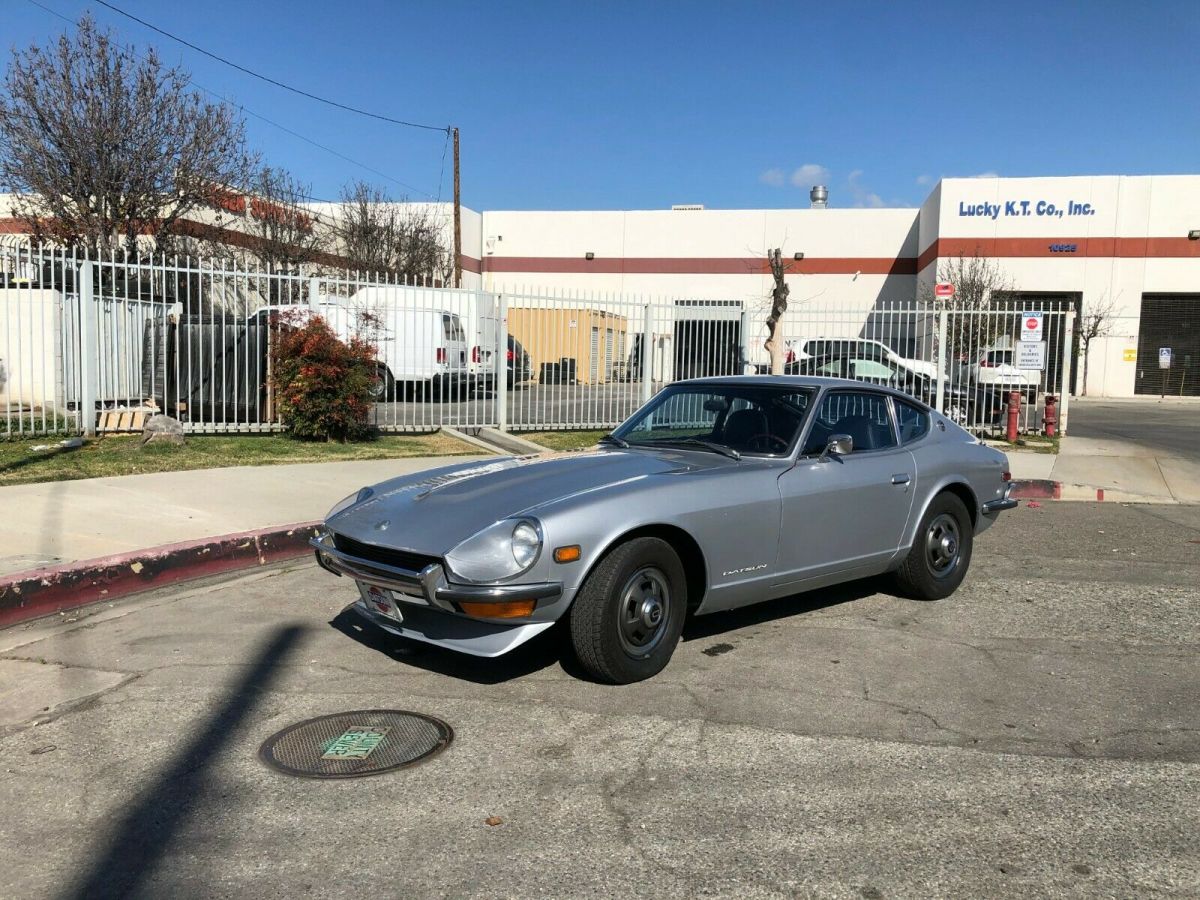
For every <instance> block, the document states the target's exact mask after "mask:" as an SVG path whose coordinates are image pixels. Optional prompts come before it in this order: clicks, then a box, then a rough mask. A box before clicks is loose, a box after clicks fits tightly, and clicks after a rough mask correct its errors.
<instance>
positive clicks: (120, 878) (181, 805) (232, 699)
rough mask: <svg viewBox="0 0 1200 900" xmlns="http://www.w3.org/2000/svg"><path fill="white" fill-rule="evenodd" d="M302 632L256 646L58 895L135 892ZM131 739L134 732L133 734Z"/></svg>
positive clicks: (281, 632) (199, 800)
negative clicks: (235, 676) (243, 667)
mask: <svg viewBox="0 0 1200 900" xmlns="http://www.w3.org/2000/svg"><path fill="white" fill-rule="evenodd" d="M304 630H305V629H303V628H301V627H299V626H295V625H292V626H286V627H282V628H279V629H278V630H276V631H275V633H274V634H273V635H272V636H271V638H270V639H269V640H268V641H267V642H266V643H265V644H264V645H263V646H262V647H261V648H260V649H259V651H258V653H257V656H256V658H254V659H253V660H251V661H250V662H249V665H248V666H247V667H246V670H245V671H244V672H243V674H242V675H241V677H240V678H238V680H237V681H236V682H235V683H234V684H232V685H231V686H230V687H229V690H228V693H227V696H226V698H225V701H224V702H223V703H222V704H221V705H220V707H219V708H217V709H216V710H215V711H214V712H213V713H212V714H211V715H209V717H208V719H207V721H203V722H199V723H197V725H196V727H195V729H194V731H193V733H192V737H191V740H189V741H188V742H187V743H186V745H185V746H183V747H182V748H181V749H180V750H179V752H178V753H177V754H176V755H175V756H174V757H173V758H172V759H171V760H170V761H169V762H168V763H167V765H166V766H165V767H164V768H163V769H162V771H161V772H160V773H159V774H158V776H157V777H156V778H154V779H153V781H151V783H150V785H149V786H148V787H147V788H146V789H145V790H144V791H142V792H141V793H140V794H139V795H138V796H136V797H134V798H133V800H131V801H130V802H129V803H128V804H127V805H126V806H125V808H124V809H123V810H122V811H121V813H120V814H119V815H118V817H117V821H115V822H114V823H113V825H112V828H111V830H110V837H109V839H108V843H107V846H105V847H104V848H103V849H101V850H99V851H98V852H97V853H96V854H95V856H94V857H93V858H92V861H91V863H90V864H89V865H88V868H87V870H86V872H84V873H82V874H81V875H80V876H79V877H78V878H77V879H76V881H75V883H74V885H73V886H72V887H71V888H70V889H69V890H68V891H66V892H64V894H63V896H65V897H74V898H80V900H83V898H88V900H93V898H97V897H127V896H129V895H130V894H133V893H136V892H137V891H138V889H139V887H141V885H142V883H143V882H144V881H145V880H146V877H147V876H148V875H149V874H150V873H151V871H152V870H153V868H154V866H155V865H156V864H157V863H158V861H159V860H160V859H161V858H162V857H163V856H164V855H165V853H166V851H167V849H168V847H169V846H170V844H171V841H172V840H173V839H174V837H175V835H176V834H177V833H178V832H179V831H180V829H181V828H182V827H183V826H184V825H185V823H186V822H187V820H188V818H189V817H190V816H191V815H192V814H193V813H195V812H196V811H197V810H198V809H199V808H200V807H201V806H203V804H204V799H205V794H206V793H207V792H206V790H205V788H206V783H205V782H206V780H207V778H208V771H209V768H210V767H211V766H212V764H213V762H214V761H215V759H216V758H217V755H218V754H220V753H226V752H228V750H229V748H230V747H231V746H238V745H237V743H236V742H234V741H231V738H232V737H234V736H236V732H237V729H238V728H239V727H240V726H241V725H242V724H243V722H244V721H245V719H246V717H247V716H248V715H249V714H250V712H251V711H252V710H253V709H254V707H255V706H256V705H257V704H258V701H259V699H260V697H261V696H262V694H263V693H264V692H266V691H267V690H269V689H270V687H271V684H272V682H273V681H274V679H275V677H276V675H277V674H278V670H279V667H280V666H281V664H282V663H283V661H284V659H285V657H287V655H288V654H289V653H291V652H292V650H294V649H295V647H296V644H297V643H298V642H299V640H300V638H301V636H302V634H303V633H304ZM130 737H131V739H132V740H133V741H136V735H131V736H130Z"/></svg>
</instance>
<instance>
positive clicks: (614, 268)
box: [484, 256, 917, 275]
mask: <svg viewBox="0 0 1200 900" xmlns="http://www.w3.org/2000/svg"><path fill="white" fill-rule="evenodd" d="M484 271H485V272H539V273H555V274H560V273H565V274H575V275H590V274H596V275H765V274H767V273H768V272H769V271H770V269H769V268H768V266H767V261H766V259H764V258H759V257H690V256H644V257H624V258H621V257H609V258H598V259H585V258H583V257H576V256H489V257H487V258H486V259H485V260H484ZM788 271H789V272H791V273H794V274H797V275H853V274H854V273H856V272H860V273H862V274H863V275H915V274H916V272H917V268H916V260H914V259H912V258H911V257H899V258H897V259H890V258H888V257H867V256H862V257H859V256H830V257H824V258H816V259H812V258H807V259H803V260H798V261H791V262H788Z"/></svg>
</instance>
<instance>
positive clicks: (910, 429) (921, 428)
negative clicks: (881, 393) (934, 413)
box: [894, 400, 929, 444]
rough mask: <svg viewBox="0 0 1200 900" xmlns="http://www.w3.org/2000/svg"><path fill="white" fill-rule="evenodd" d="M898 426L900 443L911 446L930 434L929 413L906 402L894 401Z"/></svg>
mask: <svg viewBox="0 0 1200 900" xmlns="http://www.w3.org/2000/svg"><path fill="white" fill-rule="evenodd" d="M894 402H895V404H896V424H897V425H899V426H900V443H901V444H911V443H912V442H913V441H919V440H920V439H921V438H923V437H925V435H927V434H929V413H927V412H926V411H925V410H923V409H921V408H920V407H919V406H914V405H913V404H911V403H907V402H905V401H904V400H894Z"/></svg>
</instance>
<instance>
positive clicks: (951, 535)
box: [925, 513, 961, 578]
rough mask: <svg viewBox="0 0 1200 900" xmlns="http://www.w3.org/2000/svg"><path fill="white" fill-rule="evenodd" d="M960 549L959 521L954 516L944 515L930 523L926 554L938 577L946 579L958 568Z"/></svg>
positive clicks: (926, 539) (926, 537) (926, 540)
mask: <svg viewBox="0 0 1200 900" xmlns="http://www.w3.org/2000/svg"><path fill="white" fill-rule="evenodd" d="M960 549H961V546H960V540H959V534H958V521H957V520H956V519H955V518H954V516H952V515H950V514H949V513H942V514H941V515H939V516H937V517H936V518H935V519H934V520H933V521H932V522H930V523H929V531H928V532H927V533H926V535H925V554H926V557H927V559H928V560H929V567H930V568H931V569H932V570H933V574H934V575H935V576H936V577H938V578H945V577H946V576H947V575H949V574H950V573H951V572H953V571H954V570H955V569H956V568H958V557H959V550H960Z"/></svg>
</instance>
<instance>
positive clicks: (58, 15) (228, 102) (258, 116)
mask: <svg viewBox="0 0 1200 900" xmlns="http://www.w3.org/2000/svg"><path fill="white" fill-rule="evenodd" d="M28 2H29V3H31V4H32V5H34V6H36V7H37V8H38V9H40V10H42V11H43V12H48V13H50V15H52V16H54V17H56V18H59V19H62V20H63V21H64V22H66V23H68V24H69V25H72V26H74V25H75V24H76V23H75V21H74V20H73V19H71V18H70V17H69V16H64V15H63V14H62V13H60V12H59V11H58V10H56V9H51V8H50V7H48V6H44V5H43V4H41V3H39V2H38V0H28ZM105 5H106V6H107V4H105ZM118 12H119V10H118ZM134 52H136V50H135V51H134ZM137 55H138V57H139V58H141V59H142V60H143V61H145V62H149V60H147V59H146V57H145V56H143V55H142V54H140V53H138V54H137ZM188 84H190V85H191V86H192V87H194V88H196V89H197V90H201V91H204V93H206V94H208V95H209V96H210V97H215V98H216V99H217V100H219V101H220V102H221V103H223V104H225V105H227V106H233V107H236V108H237V109H239V110H241V111H242V112H244V113H246V115H249V116H253V117H254V118H256V119H260V120H262V121H263V122H266V123H267V124H268V125H270V126H272V127H274V128H278V129H279V130H280V131H283V132H286V133H287V134H290V135H291V136H292V137H294V138H297V139H299V140H301V141H304V142H305V143H306V144H311V145H312V146H313V147H316V148H317V149H318V150H324V151H325V152H326V153H329V154H332V155H333V156H336V157H337V158H338V159H342V160H345V161H346V162H348V163H350V164H352V165H355V166H358V167H359V168H360V169H362V170H364V171H366V172H370V173H372V174H374V175H378V176H379V177H380V178H385V179H387V180H388V181H390V182H392V183H394V184H398V185H399V186H400V187H402V188H405V189H407V190H410V191H415V192H416V193H418V194H421V195H422V196H424V197H428V198H429V199H431V200H432V199H434V195H433V194H431V193H429V191H423V190H421V189H420V188H418V187H414V186H413V185H411V184H408V183H407V182H404V181H401V180H400V179H399V178H394V177H392V176H391V175H388V174H387V173H386V172H381V171H379V170H378V169H375V168H372V167H371V166H368V165H367V164H366V163H364V162H359V161H358V160H357V159H354V158H352V157H349V156H347V155H346V154H344V153H340V152H339V151H337V150H334V149H333V148H332V147H327V146H326V145H324V144H322V143H319V142H318V141H314V140H313V139H312V138H310V137H306V136H305V135H303V134H301V133H300V132H298V131H293V130H292V129H291V128H288V127H287V126H286V125H281V124H279V123H278V122H276V121H275V120H274V119H269V118H267V117H266V116H264V115H262V113H257V112H255V111H254V110H252V109H249V108H248V107H246V106H243V105H242V104H240V103H235V102H233V101H231V100H228V99H227V98H225V97H223V96H221V95H220V94H218V93H217V92H216V91H212V90H209V89H208V88H206V87H205V86H204V85H202V84H199V83H198V82H196V81H195V80H193V79H192V78H191V77H190V76H189V77H188ZM446 135H447V142H448V141H449V135H450V132H449V131H447V132H446ZM445 162H446V154H445V148H443V151H442V166H443V175H442V176H441V177H444V174H445ZM439 181H440V178H439ZM438 194H439V197H440V194H441V186H440V183H439V186H438ZM310 199H312V198H310ZM439 202H440V200H439Z"/></svg>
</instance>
